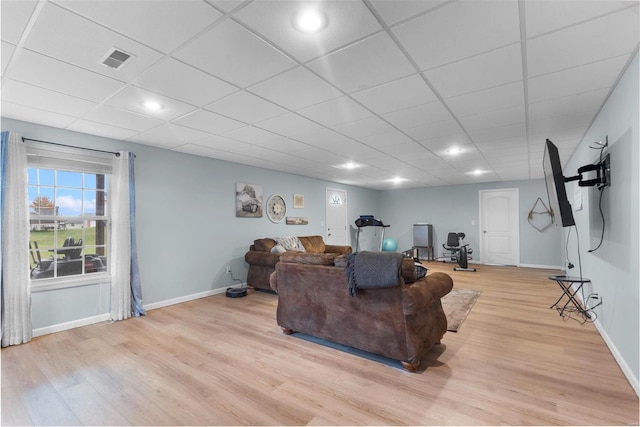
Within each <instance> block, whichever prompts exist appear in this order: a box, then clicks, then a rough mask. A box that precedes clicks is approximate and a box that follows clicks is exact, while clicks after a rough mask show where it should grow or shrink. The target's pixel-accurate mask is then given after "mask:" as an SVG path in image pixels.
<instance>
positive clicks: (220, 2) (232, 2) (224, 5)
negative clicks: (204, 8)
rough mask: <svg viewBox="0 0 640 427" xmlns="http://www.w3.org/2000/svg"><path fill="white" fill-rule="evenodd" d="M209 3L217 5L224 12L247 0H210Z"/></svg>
mask: <svg viewBox="0 0 640 427" xmlns="http://www.w3.org/2000/svg"><path fill="white" fill-rule="evenodd" d="M209 3H211V4H213V5H215V6H216V7H217V8H219V9H221V10H223V11H224V12H230V11H231V10H232V9H235V8H236V7H238V6H240V5H241V4H242V3H246V0H209Z"/></svg>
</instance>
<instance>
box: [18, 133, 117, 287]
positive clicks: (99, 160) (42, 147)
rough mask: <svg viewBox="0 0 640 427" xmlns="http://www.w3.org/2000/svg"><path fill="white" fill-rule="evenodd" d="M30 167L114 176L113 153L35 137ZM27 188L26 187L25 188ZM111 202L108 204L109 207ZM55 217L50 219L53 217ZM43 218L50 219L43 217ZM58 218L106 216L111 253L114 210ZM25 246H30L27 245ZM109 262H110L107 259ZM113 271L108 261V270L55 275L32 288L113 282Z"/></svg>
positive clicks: (35, 282)
mask: <svg viewBox="0 0 640 427" xmlns="http://www.w3.org/2000/svg"><path fill="white" fill-rule="evenodd" d="M26 144H27V167H28V168H39V169H53V170H64V171H72V172H85V173H90V174H94V173H95V174H103V175H109V176H111V171H112V164H113V158H114V155H113V154H110V153H100V152H93V151H87V150H82V149H79V148H72V147H62V146H57V145H53V144H46V143H41V142H36V141H27V142H26ZM25 190H26V189H25ZM110 206H111V203H109V204H108V208H109V209H110ZM53 218H54V217H52V218H51V219H53ZM43 219H49V218H44V217H43ZM55 219H57V220H80V221H84V220H88V219H90V220H94V219H99V220H106V221H107V238H106V244H105V245H106V251H107V256H112V254H111V245H110V240H111V239H110V238H109V235H110V231H111V213H110V212H105V215H104V217H103V216H97V215H96V216H94V217H90V218H86V217H55ZM26 250H29V249H28V248H26ZM107 264H108V263H107ZM110 282H111V274H110V272H109V267H108V265H107V271H105V272H96V273H90V274H79V275H71V276H61V277H52V278H46V279H37V280H32V281H31V292H44V291H50V290H55V289H65V288H73V287H78V286H87V285H96V284H101V283H110Z"/></svg>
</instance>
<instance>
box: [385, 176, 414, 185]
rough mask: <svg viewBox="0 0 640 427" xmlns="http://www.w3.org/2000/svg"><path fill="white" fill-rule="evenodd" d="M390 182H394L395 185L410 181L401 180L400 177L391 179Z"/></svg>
mask: <svg viewBox="0 0 640 427" xmlns="http://www.w3.org/2000/svg"><path fill="white" fill-rule="evenodd" d="M388 181H389V182H393V183H394V184H399V183H401V182H405V181H409V180H408V179H407V178H401V177H399V176H396V177H395V178H391V179H390V180H388Z"/></svg>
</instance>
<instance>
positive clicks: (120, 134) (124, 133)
mask: <svg viewBox="0 0 640 427" xmlns="http://www.w3.org/2000/svg"><path fill="white" fill-rule="evenodd" d="M67 129H69V130H72V131H75V132H82V133H90V134H92V135H99V136H104V137H105V138H111V139H121V140H122V139H127V138H131V137H132V136H134V135H136V134H137V133H138V132H136V131H133V130H129V129H123V128H119V127H115V126H109V125H105V124H103V123H97V122H92V121H90V120H84V119H81V120H77V121H75V122H74V123H72V124H71V125H70V126H69V127H68V128H67Z"/></svg>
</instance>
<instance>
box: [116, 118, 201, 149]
mask: <svg viewBox="0 0 640 427" xmlns="http://www.w3.org/2000/svg"><path fill="white" fill-rule="evenodd" d="M209 136H210V135H209V134H207V133H204V132H200V131H199V130H195V129H191V128H187V127H184V126H178V125H176V124H173V123H164V124H162V125H160V126H158V127H155V128H153V129H151V130H148V131H146V132H144V133H141V134H138V135H136V136H134V137H132V138H129V139H128V141H132V142H137V143H140V144H145V145H151V146H154V147H160V148H169V149H171V148H175V147H178V146H180V145H183V144H187V143H189V142H196V141H200V140H203V139H205V138H207V137H209Z"/></svg>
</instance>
